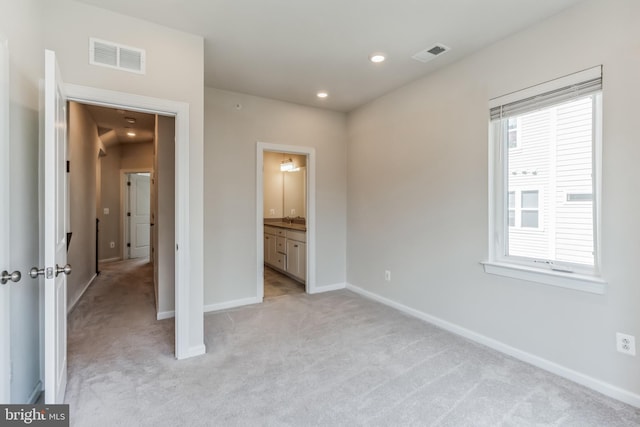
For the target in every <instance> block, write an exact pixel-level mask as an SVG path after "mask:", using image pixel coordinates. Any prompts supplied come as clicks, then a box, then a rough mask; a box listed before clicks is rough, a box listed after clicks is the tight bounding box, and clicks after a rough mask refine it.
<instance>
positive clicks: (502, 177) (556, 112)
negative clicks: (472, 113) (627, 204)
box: [485, 67, 603, 290]
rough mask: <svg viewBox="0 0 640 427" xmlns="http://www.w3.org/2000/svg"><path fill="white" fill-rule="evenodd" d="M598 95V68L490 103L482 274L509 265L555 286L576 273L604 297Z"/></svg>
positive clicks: (599, 102) (599, 84) (600, 95)
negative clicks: (487, 236) (486, 256)
mask: <svg viewBox="0 0 640 427" xmlns="http://www.w3.org/2000/svg"><path fill="white" fill-rule="evenodd" d="M601 88H602V70H601V67H596V68H593V69H590V70H586V71H583V72H580V73H576V74H574V75H571V76H567V77H563V78H561V79H558V80H554V81H551V82H547V83H545V84H542V85H539V86H534V87H531V88H528V89H525V90H523V91H520V92H515V93H511V94H509V95H506V96H504V97H500V98H497V99H494V100H492V101H491V103H490V141H489V143H490V152H491V157H490V158H491V162H490V166H491V167H490V170H491V177H490V178H491V179H490V191H489V194H490V197H491V200H490V205H491V207H492V209H491V215H490V216H491V218H490V228H491V230H492V232H491V233H490V237H491V242H490V248H489V249H490V251H489V252H490V257H489V258H490V259H489V261H488V262H486V263H485V270H487V271H489V270H492V269H493V267H494V266H495V265H497V264H500V265H507V266H508V267H509V268H510V269H511V270H514V269H515V270H518V269H520V272H519V273H518V275H517V277H519V278H522V274H521V273H522V271H526V272H527V274H529V273H531V272H533V273H531V275H530V276H528V278H529V279H530V280H534V281H541V282H544V283H548V282H549V281H551V282H554V284H556V283H555V282H562V280H564V279H565V278H566V276H567V275H569V276H570V275H571V274H573V273H575V274H576V277H577V276H578V275H580V277H589V278H593V280H592V281H591V283H589V284H587V285H586V287H587V288H590V289H597V290H602V289H603V288H602V287H599V285H600V284H601V283H603V282H602V281H601V279H599V277H598V274H599V273H598V267H599V265H598V256H599V254H598V250H597V242H598V241H599V239H598V228H597V218H598V211H599V209H598V207H599V206H598V200H599V199H600V195H599V191H598V190H599V188H600V185H599V172H600V144H601V136H600V134H601V113H602V111H601V110H602V107H601V105H602V102H601V97H602V92H601ZM514 148H518V150H513V149H514ZM576 189H579V190H578V191H576ZM568 202H570V203H568ZM487 266H489V267H491V268H487ZM489 272H495V271H489ZM536 272H541V274H542V276H543V277H539V276H540V275H537V274H536ZM497 274H500V273H497ZM503 275H509V274H503ZM554 275H556V276H558V275H559V276H561V278H562V280H560V281H558V280H557V277H555V278H554V277H553V276H554ZM514 277H516V276H514ZM548 277H552V278H551V279H548ZM594 283H595V285H594ZM573 285H575V283H573Z"/></svg>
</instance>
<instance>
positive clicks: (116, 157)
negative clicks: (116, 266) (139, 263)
mask: <svg viewBox="0 0 640 427" xmlns="http://www.w3.org/2000/svg"><path fill="white" fill-rule="evenodd" d="M152 169H153V142H143V143H136V144H119V145H113V146H110V147H108V148H107V149H106V156H104V157H101V158H100V174H101V178H100V185H101V191H100V194H101V206H100V208H99V210H98V218H100V235H99V238H98V240H99V252H98V255H99V258H100V259H101V260H110V259H113V258H122V257H123V253H122V236H123V230H124V228H123V227H124V222H123V217H122V201H123V200H124V199H123V195H122V194H121V193H122V181H121V180H122V171H123V170H152ZM105 208H108V209H109V214H105V213H104V209H105ZM111 242H114V243H115V247H114V248H111V247H110V243H111Z"/></svg>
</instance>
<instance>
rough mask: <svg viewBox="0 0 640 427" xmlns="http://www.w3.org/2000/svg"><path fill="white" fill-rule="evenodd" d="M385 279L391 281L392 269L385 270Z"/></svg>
mask: <svg viewBox="0 0 640 427" xmlns="http://www.w3.org/2000/svg"><path fill="white" fill-rule="evenodd" d="M384 280H386V281H387V282H390V281H391V271H389V270H385V271H384Z"/></svg>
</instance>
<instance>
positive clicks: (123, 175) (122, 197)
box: [120, 154, 155, 260]
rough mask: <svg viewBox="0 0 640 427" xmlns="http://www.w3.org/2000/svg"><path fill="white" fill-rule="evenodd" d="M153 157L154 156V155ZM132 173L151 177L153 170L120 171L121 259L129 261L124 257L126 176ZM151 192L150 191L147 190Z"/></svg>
mask: <svg viewBox="0 0 640 427" xmlns="http://www.w3.org/2000/svg"><path fill="white" fill-rule="evenodd" d="M154 155H155V154H154ZM133 173H149V174H151V175H153V168H137V169H136V168H134V169H120V221H121V222H120V224H121V227H122V235H121V236H120V238H121V239H122V245H121V246H122V259H123V260H125V259H129V258H127V257H126V253H127V237H129V233H128V232H127V208H128V207H129V200H128V199H127V196H128V195H129V194H128V192H127V191H128V188H127V175H129V174H133ZM149 191H151V189H149Z"/></svg>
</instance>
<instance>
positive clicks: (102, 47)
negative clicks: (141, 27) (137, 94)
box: [89, 37, 146, 74]
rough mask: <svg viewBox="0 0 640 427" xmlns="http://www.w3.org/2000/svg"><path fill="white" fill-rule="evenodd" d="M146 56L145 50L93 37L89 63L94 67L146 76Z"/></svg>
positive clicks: (90, 43)
mask: <svg viewBox="0 0 640 427" xmlns="http://www.w3.org/2000/svg"><path fill="white" fill-rule="evenodd" d="M145 56H146V52H145V51H144V50H143V49H138V48H135V47H130V46H124V45H121V44H118V43H113V42H108V41H105V40H100V39H95V38H93V37H92V38H90V39H89V63H90V64H92V65H99V66H101V67H109V68H115V69H117V70H122V71H130V72H132V73H138V74H144V73H145Z"/></svg>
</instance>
